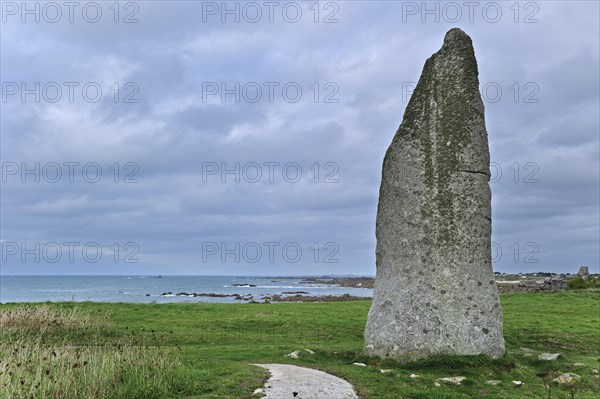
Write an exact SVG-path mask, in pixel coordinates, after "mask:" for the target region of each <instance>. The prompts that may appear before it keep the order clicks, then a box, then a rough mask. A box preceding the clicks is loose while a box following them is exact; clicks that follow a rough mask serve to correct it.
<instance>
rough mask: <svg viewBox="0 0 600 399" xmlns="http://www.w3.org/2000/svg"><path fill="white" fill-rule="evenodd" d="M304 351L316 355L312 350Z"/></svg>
mask: <svg viewBox="0 0 600 399" xmlns="http://www.w3.org/2000/svg"><path fill="white" fill-rule="evenodd" d="M304 350H305V351H306V352H308V353H310V354H311V355H314V354H315V351H312V350H310V349H304Z"/></svg>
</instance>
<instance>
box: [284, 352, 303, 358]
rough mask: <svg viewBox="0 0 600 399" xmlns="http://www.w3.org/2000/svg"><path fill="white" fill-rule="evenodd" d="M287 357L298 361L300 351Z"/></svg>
mask: <svg viewBox="0 0 600 399" xmlns="http://www.w3.org/2000/svg"><path fill="white" fill-rule="evenodd" d="M284 356H285V357H290V358H292V359H298V358H299V357H300V351H293V352H292V353H288V354H287V355H284Z"/></svg>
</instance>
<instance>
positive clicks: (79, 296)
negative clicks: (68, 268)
mask: <svg viewBox="0 0 600 399" xmlns="http://www.w3.org/2000/svg"><path fill="white" fill-rule="evenodd" d="M302 280H303V278H302V277H257V276H252V277H247V276H246V277H244V276H6V275H0V303H9V302H48V301H50V302H65V301H73V302H83V301H93V302H133V303H176V302H192V303H193V302H211V303H247V300H236V299H235V298H234V297H231V296H229V297H208V296H192V295H193V294H194V293H198V294H200V293H214V294H228V295H233V294H240V295H242V296H245V298H246V299H249V298H250V296H252V297H253V299H254V300H255V301H262V300H263V299H262V298H263V297H265V296H270V295H273V294H279V295H282V294H283V296H286V295H292V294H284V292H294V291H304V292H306V294H303V295H313V296H319V295H343V294H350V295H353V296H364V297H370V296H372V295H373V290H372V289H368V288H348V287H340V286H335V285H330V284H307V283H302ZM181 293H186V294H188V295H187V296H183V295H177V294H181Z"/></svg>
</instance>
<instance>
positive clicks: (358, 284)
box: [145, 268, 598, 303]
mask: <svg viewBox="0 0 600 399" xmlns="http://www.w3.org/2000/svg"><path fill="white" fill-rule="evenodd" d="M495 275H496V286H497V287H498V292H500V293H513V292H554V291H562V290H565V289H567V286H568V281H569V279H572V278H575V277H582V278H584V279H586V280H587V279H588V278H591V279H597V278H598V277H597V275H590V274H589V272H588V271H587V268H585V269H583V268H582V270H580V272H579V273H578V274H574V275H570V274H554V273H542V272H539V273H526V274H515V275H507V274H500V273H495ZM272 281H273V282H277V280H272ZM300 284H303V285H305V286H308V287H310V286H312V285H335V286H339V287H348V288H366V289H373V287H374V285H375V278H374V277H335V276H317V277H304V278H303V279H302V281H300ZM234 286H236V287H240V288H242V287H256V285H254V284H234ZM145 296H151V295H150V294H146V295H145ZM160 296H161V297H170V296H179V297H189V298H195V297H209V298H233V299H234V300H236V301H245V302H249V303H270V302H334V301H358V300H367V299H372V297H370V296H355V295H350V294H348V293H345V294H342V295H310V292H308V291H304V290H296V291H282V292H281V293H279V294H272V295H261V296H260V298H255V296H254V295H252V294H238V293H235V294H217V293H213V292H209V293H205V292H202V293H196V292H192V293H188V292H179V293H176V294H174V293H173V292H170V291H169V292H163V293H162V294H161V295H160Z"/></svg>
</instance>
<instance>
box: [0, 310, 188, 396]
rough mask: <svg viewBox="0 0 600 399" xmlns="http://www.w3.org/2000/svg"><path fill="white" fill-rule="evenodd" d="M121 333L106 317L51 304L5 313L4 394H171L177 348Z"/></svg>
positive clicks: (0, 368)
mask: <svg viewBox="0 0 600 399" xmlns="http://www.w3.org/2000/svg"><path fill="white" fill-rule="evenodd" d="M103 334H108V338H107V339H106V340H102V339H99V338H100V336H102V335H103ZM61 336H62V338H60V337H61ZM116 336H117V334H116V330H115V329H114V328H112V326H111V325H110V323H109V321H108V318H107V317H106V315H90V314H88V313H83V312H81V311H79V310H75V309H57V308H54V309H50V308H48V307H46V306H23V307H17V308H12V309H9V310H5V311H3V312H1V313H0V398H2V399H4V398H11V399H13V398H14V399H20V398H23V399H25V398H52V399H76V398H77V399H82V398H100V399H102V398H107V399H108V398H124V399H126V398H131V399H134V398H136V399H137V398H161V397H165V396H167V395H168V394H169V392H170V387H171V384H172V383H173V382H174V378H175V374H174V373H175V370H176V369H177V367H178V366H179V365H180V363H179V360H178V358H177V356H176V354H175V352H174V351H173V350H170V349H169V350H167V349H164V348H160V347H157V346H150V345H149V343H148V342H145V345H139V344H140V342H138V341H135V340H133V339H130V338H121V337H118V338H115V337H116ZM73 337H76V338H77V340H76V342H74V340H73ZM86 337H87V338H88V340H87V341H86V340H85V338H86Z"/></svg>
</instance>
